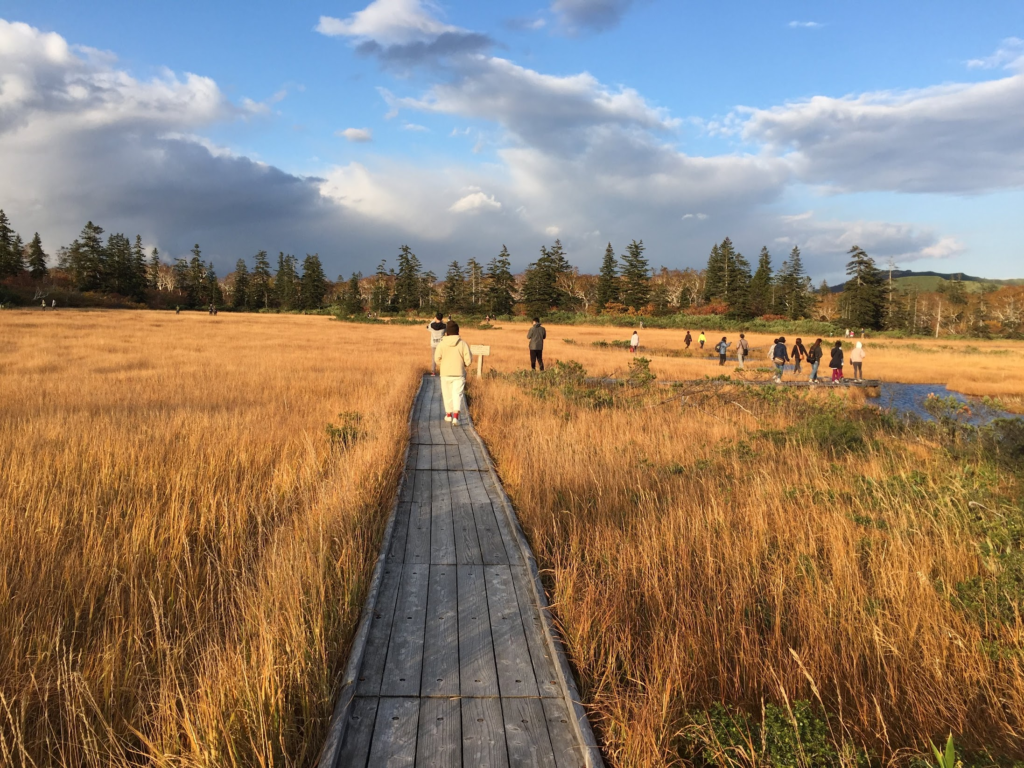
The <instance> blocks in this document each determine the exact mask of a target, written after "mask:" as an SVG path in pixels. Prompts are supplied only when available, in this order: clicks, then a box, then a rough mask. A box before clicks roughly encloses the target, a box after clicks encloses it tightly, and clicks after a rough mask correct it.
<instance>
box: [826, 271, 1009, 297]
mask: <svg viewBox="0 0 1024 768" xmlns="http://www.w3.org/2000/svg"><path fill="white" fill-rule="evenodd" d="M882 273H883V274H884V276H885V279H886V280H887V281H888V279H889V272H888V270H884V269H883V270H882ZM954 279H956V280H961V281H962V282H963V283H964V288H965V289H966V290H967V291H968V293H975V292H977V291H981V290H984V289H985V288H991V287H997V288H998V287H1001V286H1004V285H1024V278H1014V279H1012V280H993V279H990V278H987V277H975V276H974V275H965V274H963V273H961V272H915V271H914V270H912V269H894V270H893V271H892V281H893V282H894V283H896V285H897V286H899V287H900V288H904V289H906V290H918V291H925V292H931V291H935V290H937V289H938V288H939V286H941V285H943V284H944V283H949V282H951V281H952V280H954ZM842 290H843V284H842V283H840V284H839V285H835V286H832V292H833V293H838V292H840V291H842Z"/></svg>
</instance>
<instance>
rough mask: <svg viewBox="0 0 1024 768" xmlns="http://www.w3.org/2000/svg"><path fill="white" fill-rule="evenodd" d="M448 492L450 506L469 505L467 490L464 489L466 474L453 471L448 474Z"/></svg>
mask: <svg viewBox="0 0 1024 768" xmlns="http://www.w3.org/2000/svg"><path fill="white" fill-rule="evenodd" d="M448 490H449V492H450V493H451V498H452V504H469V489H468V488H467V487H466V473H465V472H461V471H453V472H449V473H448Z"/></svg>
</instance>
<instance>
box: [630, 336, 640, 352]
mask: <svg viewBox="0 0 1024 768" xmlns="http://www.w3.org/2000/svg"><path fill="white" fill-rule="evenodd" d="M639 346H640V333H639V331H633V335H632V336H630V337H629V351H630V352H632V353H633V354H634V355H635V354H636V350H637V347H639Z"/></svg>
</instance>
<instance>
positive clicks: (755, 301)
mask: <svg viewBox="0 0 1024 768" xmlns="http://www.w3.org/2000/svg"><path fill="white" fill-rule="evenodd" d="M772 282H773V277H772V255H771V254H770V253H769V252H768V246H762V248H761V255H760V256H759V257H758V259H757V271H756V272H754V276H753V277H752V278H750V290H749V292H748V293H747V313H748V314H749V315H750V317H760V316H761V315H766V314H768V313H769V311H770V310H771V308H772Z"/></svg>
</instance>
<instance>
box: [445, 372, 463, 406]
mask: <svg viewBox="0 0 1024 768" xmlns="http://www.w3.org/2000/svg"><path fill="white" fill-rule="evenodd" d="M465 389H466V377H465V376H442V377H441V397H442V398H443V399H444V412H445V413H459V412H460V411H461V410H462V399H463V398H462V393H463V392H464V391H465Z"/></svg>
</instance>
